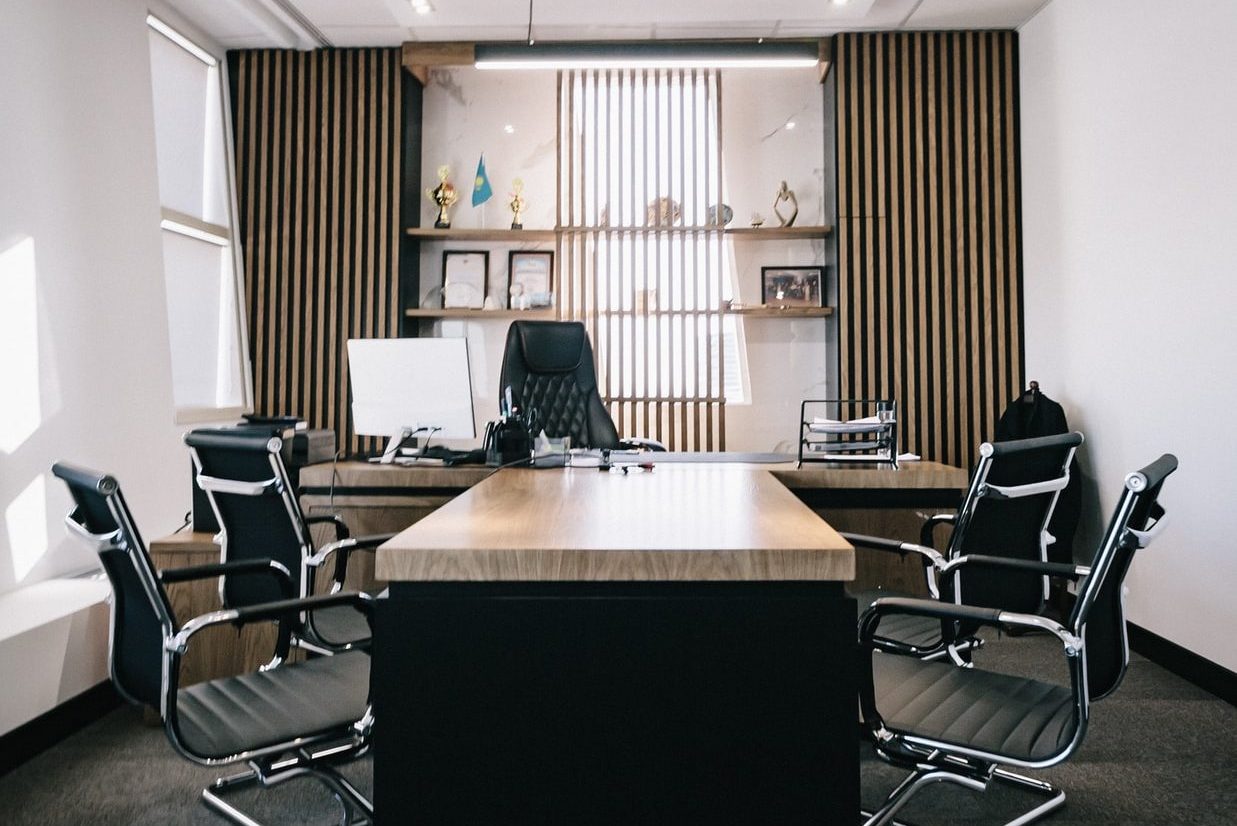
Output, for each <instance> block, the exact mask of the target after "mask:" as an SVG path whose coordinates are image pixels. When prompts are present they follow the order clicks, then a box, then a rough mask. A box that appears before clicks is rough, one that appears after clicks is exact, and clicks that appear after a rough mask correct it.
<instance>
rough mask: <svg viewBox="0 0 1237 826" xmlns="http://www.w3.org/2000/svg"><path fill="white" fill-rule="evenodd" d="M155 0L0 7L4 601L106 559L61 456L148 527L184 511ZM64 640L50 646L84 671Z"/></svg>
mask: <svg viewBox="0 0 1237 826" xmlns="http://www.w3.org/2000/svg"><path fill="white" fill-rule="evenodd" d="M148 7H149V4H148V3H146V2H142V1H141V0H109V2H106V3H100V2H96V0H54V2H49V1H48V0H6V2H5V3H3V4H0V113H2V114H0V351H2V352H4V353H5V358H4V359H3V361H2V362H0V388H2V391H0V392H2V394H3V397H2V402H0V517H2V521H3V527H0V594H2V593H4V592H8V591H14V589H17V588H20V587H22V586H24V585H28V584H30V583H33V582H36V581H38V580H43V579H47V578H49V577H54V576H60V575H63V574H66V573H71V572H75V571H80V570H82V569H85V568H91V567H94V566H95V565H96V560H95V558H94V556H93V554H92V553H91V552H90V551H87V550H85V549H83V548H81V547H79V546H78V545H77V544H75V543H73V542H71V541H70V540H69V539H68V538H67V537H66V536H65V532H64V529H63V527H62V522H63V518H64V515H65V513H67V511H68V509H69V498H68V495H67V494H66V493H65V491H64V488H63V485H62V484H61V483H60V482H59V481H58V480H56V479H54V478H53V477H51V475H50V473H49V472H48V471H49V468H50V467H51V464H52V463H53V462H54V461H56V460H58V459H67V460H71V461H74V462H77V463H80V464H84V465H86V466H88V467H94V468H97V469H100V470H107V471H109V472H112V473H114V474H115V475H116V476H117V477H118V478H119V479H120V481H121V484H122V485H123V487H124V490H125V495H126V497H127V498H128V501H129V504H130V505H131V507H132V508H133V510H134V512H135V514H136V516H137V519H138V524H139V526H140V527H141V529H142V530H143V532H144V534H145V535H146V536H147V537H156V536H160V535H162V534H164V533H167V532H169V531H170V530H171V529H173V528H175V527H176V526H177V525H179V523H180V520H181V517H182V515H183V514H184V513H185V511H186V510H188V507H189V501H188V500H189V496H188V493H189V479H188V477H189V471H188V463H187V459H186V454H185V450H184V448H183V446H182V445H181V443H180V440H179V433H180V429H179V428H177V427H175V426H173V423H172V415H173V410H172V385H171V366H170V357H169V350H168V329H167V308H166V304H165V298H164V282H163V275H162V252H161V248H160V240H159V190H158V185H157V181H156V177H155V175H156V173H155V138H154V125H153V115H152V108H151V93H150V50H149V46H148V42H147V29H146V24H145V17H146V12H147V9H148ZM12 604H16V603H12V602H5V603H0V605H12ZM94 615H95V616H97V615H98V612H94ZM66 651H67V649H65V648H57V647H55V646H52V647H48V648H47V650H45V651H43V652H42V654H43V655H45V656H46V657H48V658H49V659H55V658H60V659H62V660H64V661H65V666H66V668H73V667H74V665H75V663H76V662H77V661H78V659H79V658H78V657H76V655H74V656H73V657H69V656H68V655H67V654H66ZM70 660H72V661H70ZM91 667H92V668H93V669H94V670H95V671H98V673H97V675H96V676H97V679H104V678H105V677H106V672H105V671H102V670H100V668H99V661H98V660H95V661H94V662H93V663H92V664H91ZM0 670H4V671H5V673H6V674H7V675H9V676H8V677H6V681H7V679H10V678H11V676H12V675H13V673H14V672H13V671H11V670H9V669H7V668H5V667H4V666H0ZM0 692H3V689H0ZM0 702H4V696H3V693H0ZM53 702H54V700H53Z"/></svg>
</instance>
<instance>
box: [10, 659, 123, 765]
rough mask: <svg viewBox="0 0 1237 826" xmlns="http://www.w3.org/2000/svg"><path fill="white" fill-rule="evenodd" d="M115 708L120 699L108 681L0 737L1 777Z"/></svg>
mask: <svg viewBox="0 0 1237 826" xmlns="http://www.w3.org/2000/svg"><path fill="white" fill-rule="evenodd" d="M118 705H120V695H118V694H117V693H116V689H114V688H112V684H111V682H110V681H104V682H101V683H99V684H98V685H96V686H94V687H93V688H88V689H86V690H85V691H83V692H82V693H81V694H78V695H77V696H76V697H74V698H73V699H71V700H67V701H65V702H63V703H61V704H60V705H58V706H56V707H55V708H53V709H52V710H51V711H49V712H47V713H46V714H42V715H40V716H38V717H35V718H34V719H33V720H31V721H30V722H29V723H25V724H24V725H21V726H18V727H17V728H15V729H13V730H12V731H10V732H9V733H8V734H5V735H3V736H0V777H3V776H4V775H6V774H8V773H9V772H10V771H12V770H13V769H15V768H17V767H18V766H20V765H21V764H22V763H25V762H26V761H27V760H29V759H30V758H32V757H34V756H35V755H37V754H39V753H41V752H44V751H46V750H47V749H49V748H51V747H52V746H54V745H56V744H57V743H59V742H60V741H61V740H63V739H64V738H66V737H68V736H69V735H70V734H73V733H75V732H77V731H79V730H80V729H82V728H84V727H86V726H88V725H89V724H91V723H93V722H94V721H95V720H98V719H99V718H100V717H102V716H103V715H104V714H107V713H108V712H109V711H111V710H112V709H114V708H115V707H116V706H118Z"/></svg>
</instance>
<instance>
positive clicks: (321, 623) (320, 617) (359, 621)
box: [310, 605, 371, 646]
mask: <svg viewBox="0 0 1237 826" xmlns="http://www.w3.org/2000/svg"><path fill="white" fill-rule="evenodd" d="M310 621H311V622H312V623H313V629H314V633H315V634H316V635H317V636H318V637H319V638H320V639H321V640H322V641H323V642H324V643H327V644H328V645H338V646H344V645H352V644H354V643H359V642H366V641H368V640H369V638H370V636H371V634H370V629H369V622H368V621H367V620H366V619H365V615H364V614H362V613H361V612H360V611H358V610H356V609H355V608H352V607H350V606H347V605H336V606H335V607H333V608H321V609H319V610H317V611H314V612H313V617H312V618H311V619H310Z"/></svg>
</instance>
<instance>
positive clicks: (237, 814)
mask: <svg viewBox="0 0 1237 826" xmlns="http://www.w3.org/2000/svg"><path fill="white" fill-rule="evenodd" d="M250 765H253V766H255V767H254V768H251V769H249V770H248V771H244V772H241V773H239V774H234V775H230V776H228V777H221V778H219V779H218V780H216V781H215V782H214V783H212V784H210V785H209V786H207V787H206V788H205V789H203V790H202V803H203V805H205V806H206V808H208V809H210V810H211V811H213V812H215V813H216V814H218V815H220V816H221V817H223V818H225V819H226V820H228V821H229V822H231V823H235V824H237V826H263V824H262V822H261V821H259V820H255V819H254V818H253V817H251V816H250V815H248V814H246V813H245V812H243V811H241V810H240V809H238V808H237V807H236V806H234V805H232V804H231V803H229V802H228V801H227V800H225V799H224V795H225V794H228V793H230V792H233V791H236V790H237V789H241V788H245V787H250V786H259V787H262V788H269V787H271V786H275V785H278V784H280V783H284V782H286V781H288V780H293V779H295V778H298V777H312V778H314V779H315V780H317V781H318V782H319V783H321V784H322V785H323V786H325V787H326V788H327V791H329V792H330V793H331V796H332V797H333V798H334V799H335V802H337V803H338V804H339V805H340V808H341V810H342V811H341V818H340V821H339V822H340V824H341V826H361V824H373V822H374V807H373V804H372V803H370V802H369V800H368V799H366V797H365V796H364V795H362V794H361V793H360V791H358V790H357V788H356V787H355V786H353V785H352V784H351V783H350V782H348V780H347V779H346V778H345V777H343V776H342V775H340V774H339V773H337V772H335V771H334V770H332V769H329V768H324V767H321V766H306V765H304V764H302V763H300V762H299V761H298V762H296V763H294V764H293V765H291V766H290V767H287V768H279V769H276V770H275V771H270V772H263V771H262V769H260V768H259V767H257V766H256V765H255V764H252V763H251V764H250Z"/></svg>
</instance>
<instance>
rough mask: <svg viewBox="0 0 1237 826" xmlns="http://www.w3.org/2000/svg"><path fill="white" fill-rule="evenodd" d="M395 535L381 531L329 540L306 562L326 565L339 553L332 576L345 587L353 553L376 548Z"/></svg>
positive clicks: (309, 564)
mask: <svg viewBox="0 0 1237 826" xmlns="http://www.w3.org/2000/svg"><path fill="white" fill-rule="evenodd" d="M393 536H395V534H393V533H379V534H372V535H370V536H350V537H348V538H347V539H340V540H338V541H336V542H329V543H327V544H326V545H323V546H322V547H321V548H319V549H318V552H317V553H316V554H314V555H313V556H311V557H309V558H308V559H306V560H305V564H306V565H308V566H309V567H311V568H318V567H320V566H322V565H325V564H326V561H327V560H328V559H330V557H331V555H332V554H338V556H336V558H335V573H334V574H333V575H332V576H333V578H334V580H335V583H336V584H337V585H338V586H340V587H343V584H344V579H345V578H346V577H347V575H348V559H349V558H350V555H351V553H352V552H353V551H372V550H375V549H376V548H377V547H378V546H379V545H381V544H382V543H383V542H386V541H387V540H388V539H390V538H392V537H393Z"/></svg>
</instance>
